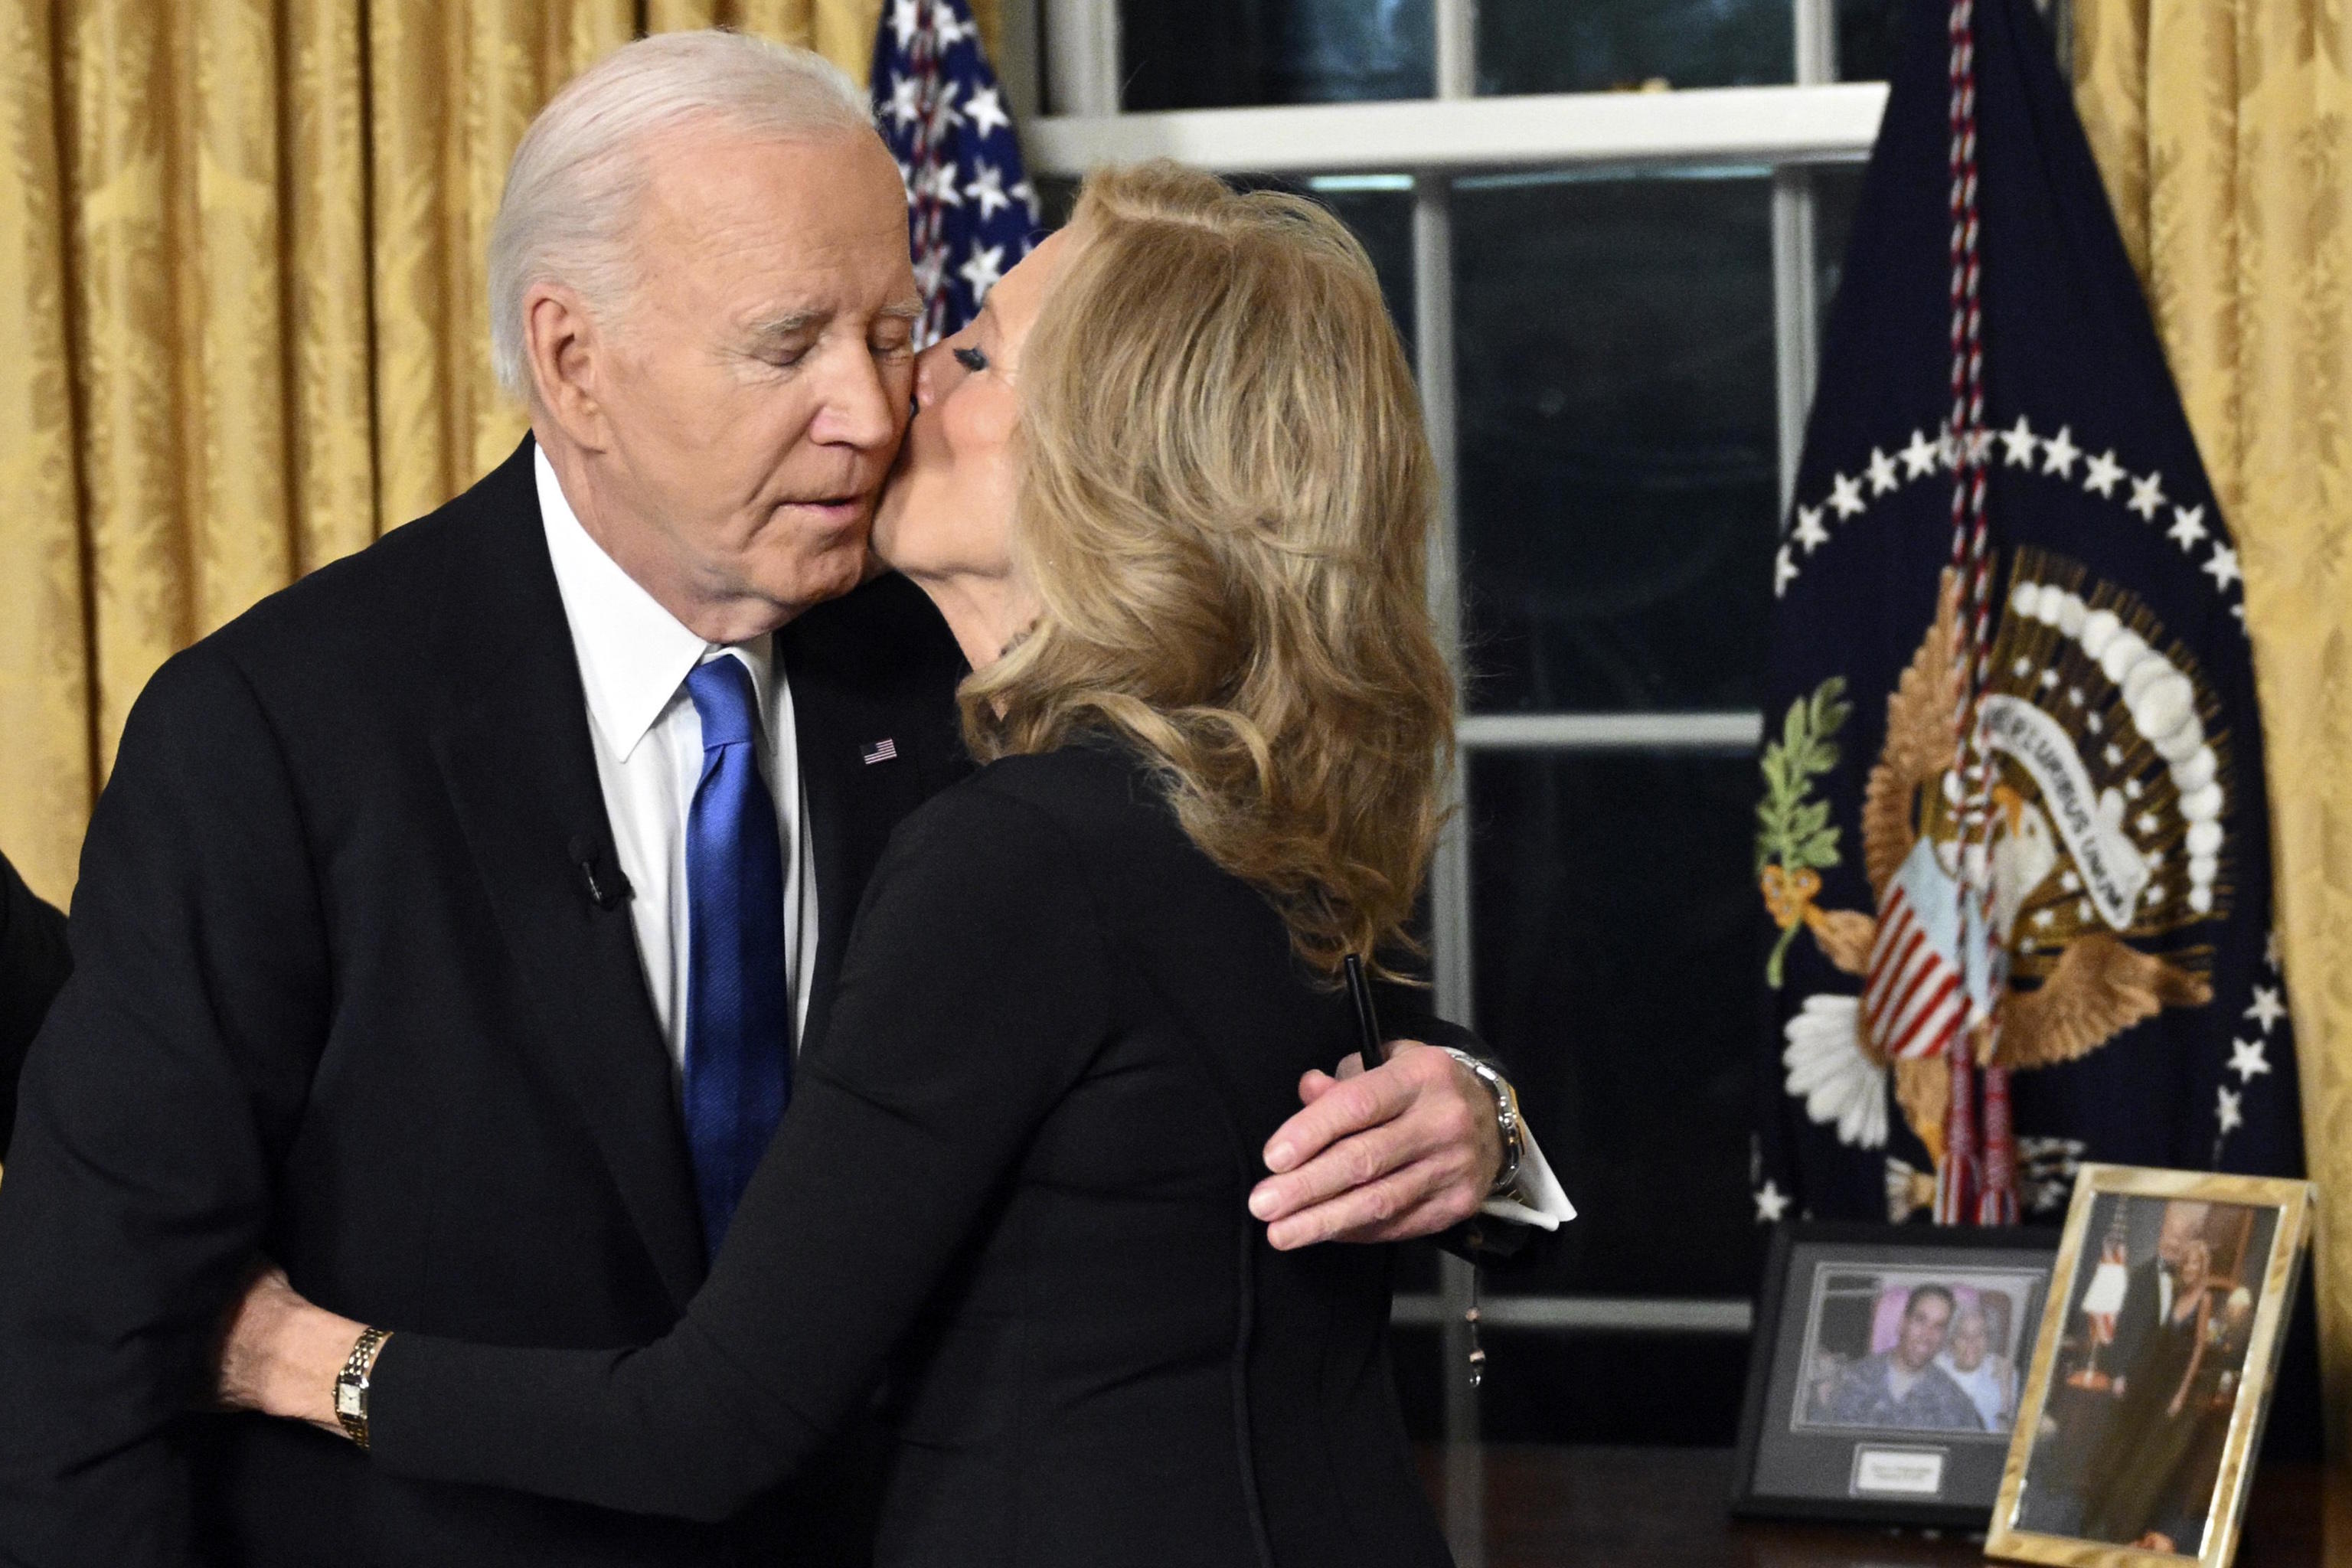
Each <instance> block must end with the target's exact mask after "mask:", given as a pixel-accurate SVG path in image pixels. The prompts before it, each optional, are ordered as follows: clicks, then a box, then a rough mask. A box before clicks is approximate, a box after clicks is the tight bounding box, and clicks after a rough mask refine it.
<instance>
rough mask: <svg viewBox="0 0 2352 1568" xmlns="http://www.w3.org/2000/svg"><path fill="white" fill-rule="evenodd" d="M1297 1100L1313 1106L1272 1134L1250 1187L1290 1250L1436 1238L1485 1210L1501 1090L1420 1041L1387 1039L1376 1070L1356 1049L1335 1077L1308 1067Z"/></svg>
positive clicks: (1270, 1232)
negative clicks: (1261, 1175) (1258, 1177)
mask: <svg viewBox="0 0 2352 1568" xmlns="http://www.w3.org/2000/svg"><path fill="white" fill-rule="evenodd" d="M1298 1098H1299V1099H1300V1100H1303V1101H1305V1102H1306V1109H1305V1110H1301V1111H1300V1112H1299V1113H1298V1114H1297V1115H1296V1116H1294V1117H1292V1118H1291V1119H1290V1120H1289V1121H1286V1122H1284V1123H1283V1124H1282V1125H1281V1127H1279V1128H1277V1129H1276V1131H1275V1134H1274V1136H1273V1137H1272V1138H1270V1139H1268V1140H1267V1141H1266V1145H1265V1164H1266V1169H1268V1170H1269V1171H1272V1172H1273V1173H1274V1174H1273V1175H1271V1176H1268V1177H1267V1178H1266V1179H1265V1181H1263V1182H1260V1183H1259V1184H1257V1187H1256V1189H1255V1191H1253V1192H1252V1193H1251V1194H1250V1213H1252V1214H1254V1215H1256V1216H1257V1217H1258V1218H1260V1219H1262V1220H1265V1221H1266V1222H1267V1223H1266V1239H1267V1240H1268V1241H1270V1242H1272V1243H1273V1244H1274V1245H1275V1246H1276V1247H1280V1248H1282V1249H1283V1250H1285V1251H1288V1250H1290V1249H1291V1248H1294V1247H1309V1246H1312V1245H1313V1244H1315V1243H1316V1242H1318V1241H1406V1240H1410V1239H1412V1238H1413V1237H1422V1236H1434V1235H1435V1234H1436V1233H1438V1232H1439V1231H1441V1230H1444V1229H1445V1228H1446V1227H1447V1226H1454V1225H1459V1224H1460V1223H1461V1222H1462V1221H1464V1220H1465V1219H1468V1218H1469V1217H1470V1216H1471V1215H1474V1214H1475V1213H1477V1212H1478V1205H1480V1204H1481V1203H1483V1202H1485V1201H1486V1194H1487V1192H1488V1191H1489V1189H1491V1188H1492V1187H1493V1186H1494V1184H1495V1177H1496V1174H1497V1173H1499V1172H1500V1171H1501V1170H1502V1168H1503V1146H1502V1135H1501V1133H1500V1131H1498V1130H1497V1129H1496V1125H1495V1099H1494V1096H1493V1095H1491V1094H1489V1093H1488V1092H1487V1091H1486V1085H1484V1084H1482V1083H1480V1082H1479V1081H1478V1079H1477V1077H1476V1075H1475V1074H1474V1073H1472V1072H1471V1071H1470V1069H1469V1068H1465V1067H1464V1066H1463V1065H1462V1064H1461V1063H1459V1062H1457V1061H1455V1060H1454V1058H1452V1057H1450V1056H1447V1055H1446V1054H1445V1053H1444V1051H1441V1050H1438V1049H1436V1048H1435V1047H1431V1046H1426V1045H1423V1044H1422V1043H1421V1042H1420V1041H1419V1040H1397V1041H1392V1042H1391V1043H1390V1046H1389V1059H1388V1062H1387V1064H1386V1065H1384V1066H1381V1067H1378V1068H1373V1069H1372V1070H1371V1071H1370V1072H1366V1071H1364V1070H1363V1063H1362V1062H1361V1061H1360V1060H1359V1059H1358V1058H1356V1057H1353V1056H1350V1057H1349V1058H1348V1059H1347V1060H1346V1061H1344V1062H1342V1063H1340V1064H1339V1077H1338V1078H1333V1077H1332V1076H1331V1075H1330V1074H1328V1073H1323V1072H1310V1073H1308V1074H1307V1075H1306V1076H1305V1077H1303V1078H1301V1079H1299V1080H1298Z"/></svg>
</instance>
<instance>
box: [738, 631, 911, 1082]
mask: <svg viewBox="0 0 2352 1568" xmlns="http://www.w3.org/2000/svg"><path fill="white" fill-rule="evenodd" d="M776 646H777V651H778V654H779V661H778V662H779V664H780V665H781V666H782V668H783V670H784V674H785V678H786V679H789V680H790V681H791V682H792V687H793V730H794V731H795V733H796V736H797V739H798V742H799V751H800V763H801V783H802V788H803V789H804V790H806V791H807V792H808V814H809V835H810V837H811V839H812V841H813V842H812V846H811V857H810V858H811V860H812V861H813V862H814V865H815V868H816V902H817V917H816V920H817V924H816V941H817V956H816V973H815V974H814V975H813V976H811V983H810V985H809V1010H808V1022H807V1026H806V1027H805V1028H803V1030H802V1032H801V1040H802V1045H803V1048H805V1047H806V1046H807V1043H808V1042H810V1041H812V1040H814V1039H816V1038H817V1037H819V1036H821V1035H822V1034H823V1033H824V1028H825V1025H826V1022H827V1021H828V1020H829V1019H830V1018H831V1016H832V1013H833V990H834V982H835V979H836V978H837V977H838V976H839V974H840V973H841V956H842V953H843V952H844V951H845V949H846V947H847V945H848V941H849V928H850V925H851V923H852V922H853V921H855V920H856V915H857V906H858V903H859V901H860V900H862V899H863V897H864V896H865V892H866V879H867V878H869V877H871V876H872V875H873V873H874V865H875V862H876V861H877V860H878V859H880V858H881V856H882V850H883V847H884V846H885V845H887V844H888V843H889V841H890V831H891V829H893V828H895V827H896V826H898V823H899V820H900V819H901V818H903V817H904V816H906V815H907V814H908V812H910V811H912V810H914V809H915V807H916V806H918V805H921V804H922V802H923V798H924V796H925V795H927V794H928V793H929V784H928V783H927V781H926V780H925V779H924V777H923V775H922V773H921V771H920V769H919V766H918V764H917V762H916V759H915V758H914V757H913V756H912V755H896V754H894V755H890V756H886V757H882V758H880V759H878V760H877V761H875V762H871V763H869V762H867V761H866V758H867V757H868V756H869V755H872V754H873V753H874V752H875V751H876V750H877V748H878V747H879V746H880V744H881V742H884V741H892V742H894V749H895V745H896V744H897V743H898V741H897V738H896V737H894V736H893V735H892V734H891V731H890V724H891V717H890V715H889V714H888V713H887V712H885V711H879V710H877V708H876V706H875V705H874V704H872V703H869V702H866V701H862V700H858V699H857V698H856V697H855V696H854V695H852V694H851V693H849V692H847V691H845V689H843V687H842V685H841V683H839V682H838V681H836V680H835V679H830V672H828V671H825V670H822V669H817V668H811V666H810V664H809V662H808V661H807V660H805V659H801V658H796V657H795V654H796V652H797V649H796V647H795V645H794V643H793V639H791V638H789V637H778V638H777V640H776Z"/></svg>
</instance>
